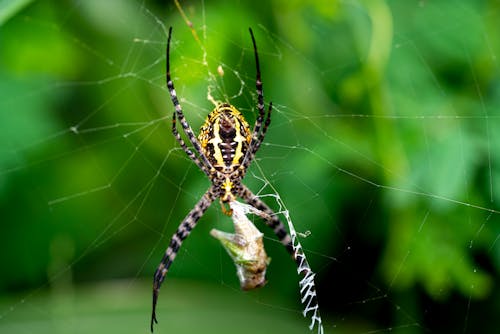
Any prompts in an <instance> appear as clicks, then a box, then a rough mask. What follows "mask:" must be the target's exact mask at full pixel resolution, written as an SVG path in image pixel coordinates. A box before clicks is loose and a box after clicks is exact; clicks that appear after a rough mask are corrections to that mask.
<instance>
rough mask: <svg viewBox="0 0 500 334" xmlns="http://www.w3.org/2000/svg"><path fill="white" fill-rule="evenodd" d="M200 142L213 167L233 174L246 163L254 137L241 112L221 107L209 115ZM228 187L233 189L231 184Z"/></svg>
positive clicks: (199, 136) (199, 137)
mask: <svg viewBox="0 0 500 334" xmlns="http://www.w3.org/2000/svg"><path fill="white" fill-rule="evenodd" d="M198 140H199V142H200V144H201V150H202V152H203V154H204V155H205V156H206V157H207V158H208V161H210V163H211V165H212V166H213V167H214V168H215V169H216V170H217V171H219V172H222V173H224V174H230V173H232V172H234V171H235V170H236V169H237V168H238V167H239V166H240V165H241V163H242V162H243V158H244V157H245V154H246V152H247V151H248V147H249V145H250V142H251V141H252V134H251V132H250V128H249V126H248V123H247V121H246V120H245V118H244V117H243V115H242V114H241V113H240V112H239V111H238V109H236V108H235V107H233V106H232V105H230V104H228V103H221V104H219V105H218V106H217V107H215V109H214V110H213V111H212V112H211V113H210V114H209V115H208V117H207V119H206V120H205V123H204V124H203V125H202V127H201V129H200V134H199V135H198ZM225 185H226V186H229V187H230V185H229V180H227V181H226V184H225Z"/></svg>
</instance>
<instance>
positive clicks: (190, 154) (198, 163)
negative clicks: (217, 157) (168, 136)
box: [172, 113, 210, 177]
mask: <svg viewBox="0 0 500 334" xmlns="http://www.w3.org/2000/svg"><path fill="white" fill-rule="evenodd" d="M176 118H177V117H176V116H175V113H173V114H172V133H173V134H174V137H175V139H176V140H177V142H178V143H179V145H181V147H182V149H183V150H184V152H186V154H187V155H188V157H189V159H191V160H192V161H194V163H195V164H196V166H198V168H200V169H201V170H202V171H203V172H204V173H205V174H206V175H207V176H208V177H210V171H209V169H208V168H207V166H205V165H204V164H203V163H202V162H201V161H200V159H198V157H197V156H196V154H194V152H193V151H191V150H190V149H189V147H187V145H186V143H185V142H184V140H183V139H182V137H181V135H180V133H179V131H177V126H176V124H177V122H176Z"/></svg>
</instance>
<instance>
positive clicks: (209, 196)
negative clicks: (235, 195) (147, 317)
mask: <svg viewBox="0 0 500 334" xmlns="http://www.w3.org/2000/svg"><path fill="white" fill-rule="evenodd" d="M215 198H216V194H215V190H214V189H213V187H210V188H209V189H208V190H207V192H206V193H205V194H204V195H203V196H202V197H201V199H200V200H199V201H198V203H196V205H195V207H194V208H193V210H191V212H189V213H188V215H187V216H186V218H184V220H183V221H182V223H181V224H180V225H179V227H178V228H177V232H175V234H174V235H173V236H172V240H170V244H169V245H168V248H167V250H166V251H165V254H164V255H163V258H162V259H161V262H160V265H159V266H158V269H156V272H155V274H154V277H153V311H152V313H151V332H153V324H154V323H158V321H157V320H156V302H157V300H158V294H159V292H160V286H161V283H162V282H163V280H164V279H165V277H166V275H167V272H168V269H169V268H170V266H171V265H172V262H174V259H175V256H176V255H177V252H178V251H179V248H180V247H181V244H182V242H183V241H184V239H186V238H187V237H188V235H189V233H190V232H191V230H192V229H193V228H194V227H195V226H196V223H197V222H198V220H199V219H200V218H201V216H202V215H203V213H205V211H206V210H207V209H208V207H209V206H210V204H211V203H212V202H213V200H214V199H215Z"/></svg>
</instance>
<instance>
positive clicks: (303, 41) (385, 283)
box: [0, 0, 500, 333]
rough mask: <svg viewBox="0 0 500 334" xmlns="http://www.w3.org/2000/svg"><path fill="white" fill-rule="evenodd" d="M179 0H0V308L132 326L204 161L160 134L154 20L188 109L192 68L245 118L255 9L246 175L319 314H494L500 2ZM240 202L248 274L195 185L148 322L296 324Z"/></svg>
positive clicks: (204, 108)
mask: <svg viewBox="0 0 500 334" xmlns="http://www.w3.org/2000/svg"><path fill="white" fill-rule="evenodd" d="M180 5H181V8H182V10H183V13H184V14H185V15H186V16H187V18H188V19H189V20H190V22H191V23H192V25H193V27H194V30H193V31H194V32H195V34H193V31H191V30H190V28H189V27H188V25H187V22H186V21H185V19H184V18H183V15H182V13H181V11H180V10H179V8H178V7H176V5H175V4H174V3H173V2H161V1H80V2H76V1H57V2H55V1H36V2H35V1H26V0H25V1H15V0H10V1H9V0H3V1H0V143H1V144H0V210H1V213H2V214H1V218H0V221H1V223H0V244H1V252H0V264H1V267H2V275H0V293H1V296H0V332H1V333H147V332H149V317H150V307H151V301H150V298H151V278H152V274H153V273H154V270H155V269H156V267H157V265H158V263H159V261H160V259H161V256H162V254H163V252H164V250H165V248H166V246H167V244H168V241H169V238H170V236H171V235H172V233H173V232H174V231H175V229H176V228H177V226H178V224H179V223H180V222H181V220H182V218H183V217H184V216H185V215H186V214H187V212H188V211H189V210H190V209H191V208H192V207H193V205H194V204H195V203H196V202H197V200H198V199H199V198H200V196H201V195H202V194H203V192H204V191H205V190H206V189H207V187H208V185H209V183H208V181H207V180H206V177H205V176H204V175H203V173H201V172H200V171H198V170H197V169H196V166H194V164H193V163H192V162H191V161H189V160H188V159H187V157H186V156H185V154H184V152H182V151H181V150H180V149H179V147H178V144H177V143H176V142H175V140H174V138H173V137H172V135H171V129H170V126H171V118H170V117H171V113H172V112H173V107H172V104H171V102H170V100H169V96H168V91H167V90H166V88H165V81H164V80H165V77H164V75H165V43H166V37H167V36H166V29H167V28H168V26H173V27H174V35H173V39H172V55H171V58H172V75H173V78H174V81H175V85H176V88H177V93H178V95H179V97H180V98H181V102H182V104H183V106H184V109H185V114H186V117H187V119H188V120H189V122H190V123H191V125H192V127H193V128H194V129H198V128H199V126H200V125H201V124H202V122H203V120H204V117H205V116H206V115H207V114H208V113H209V112H210V110H211V109H212V108H213V105H211V103H210V102H209V101H208V100H207V98H206V96H207V87H210V92H211V94H212V96H214V98H216V99H219V100H224V101H228V102H230V103H232V104H233V105H235V106H237V107H238V108H239V109H240V111H242V112H243V114H244V115H245V117H246V118H247V120H248V121H249V123H250V124H253V122H254V120H255V106H256V99H255V92H254V87H255V64H254V58H253V54H252V48H251V40H250V36H249V34H248V27H252V28H253V30H254V34H255V37H256V40H257V44H258V48H259V53H260V62H261V69H262V77H263V81H264V91H265V97H266V103H267V102H269V101H270V100H272V101H273V105H274V107H275V108H274V111H273V120H272V123H271V126H270V129H269V132H268V135H267V137H266V140H265V144H264V145H263V146H262V148H261V149H260V151H259V152H258V154H257V160H256V162H255V164H254V165H252V166H251V168H250V169H249V171H248V175H247V177H246V178H245V184H247V185H248V186H249V187H250V188H251V189H252V190H253V191H254V192H256V193H258V194H259V195H263V197H262V199H263V200H264V201H266V202H267V203H268V204H269V205H270V206H271V207H273V208H274V209H276V210H277V211H279V210H288V212H289V214H290V217H291V219H292V221H293V222H294V224H295V228H296V229H297V231H299V232H302V233H306V232H310V234H309V233H306V234H309V235H308V236H307V237H302V238H301V239H300V240H301V243H302V245H303V247H304V249H305V252H306V255H307V257H308V259H309V262H310V264H311V267H312V268H313V270H314V271H315V272H316V274H317V276H316V283H317V290H318V296H319V302H320V309H321V314H322V316H323V323H324V327H325V332H326V333H367V332H368V333H373V332H389V331H390V332H397V333H425V332H433V333H457V332H461V333H479V332H480V333H493V332H494V331H495V330H496V329H497V328H498V326H499V325H500V322H499V320H498V314H499V312H500V305H499V304H500V290H499V286H498V279H499V270H500V225H499V222H500V217H499V213H500V212H499V211H500V205H499V203H500V187H499V186H500V114H499V109H500V62H499V56H500V29H498V27H499V26H498V21H499V20H500V3H498V2H497V1H395V0H394V1H382V0H375V1H315V2H307V1H278V0H276V1H267V2H262V3H260V2H259V3H258V4H254V2H253V1H239V2H235V3H231V4H230V3H229V2H225V1H189V2H181V3H180ZM204 61H205V62H206V64H205V63H204ZM219 66H220V67H221V68H222V70H223V71H224V75H223V76H221V75H220V74H219V71H218V70H217V68H218V67H219ZM266 194H273V195H276V194H278V195H279V199H280V201H281V202H280V201H278V200H276V197H273V196H265V195H266ZM280 204H284V207H283V206H280ZM256 225H257V227H258V228H259V229H260V230H261V231H263V232H264V233H265V234H266V239H265V242H266V250H267V252H268V254H269V255H270V257H271V258H272V262H271V264H270V266H269V268H268V284H267V285H266V287H264V288H262V289H260V290H258V291H250V292H242V291H240V290H239V284H238V281H237V278H236V276H235V272H234V266H233V264H232V263H231V260H230V259H229V257H228V256H227V254H225V252H224V250H223V249H222V247H221V246H220V244H218V242H217V241H216V240H214V239H213V238H211V237H210V236H209V234H208V233H209V231H210V229H211V228H213V227H217V228H218V229H222V230H226V231H230V230H231V229H232V227H231V221H230V219H229V218H227V217H225V216H224V215H223V214H222V212H221V209H220V206H219V205H218V203H214V205H212V207H211V208H210V209H209V210H208V211H207V214H206V215H205V216H204V217H203V218H202V219H201V220H200V223H199V226H198V227H197V228H196V229H195V230H194V231H193V232H192V234H191V236H190V237H189V238H188V239H187V241H186V242H185V243H184V244H183V247H182V248H181V251H180V253H179V255H178V256H177V258H176V261H175V263H174V265H173V266H172V269H171V271H170V272H169V275H168V277H167V279H166V281H165V283H164V285H163V286H162V290H161V294H160V299H159V308H158V319H159V321H160V323H159V325H158V326H157V327H156V331H155V332H158V333H254V332H259V333H306V332H308V330H307V326H308V323H309V322H308V319H303V318H302V314H301V312H302V306H301V304H300V296H299V288H298V280H299V277H298V276H297V275H296V268H295V265H294V263H293V261H292V260H291V259H290V258H289V257H288V255H287V254H286V252H285V251H284V249H283V247H282V246H281V245H280V244H279V243H278V242H277V241H276V238H275V237H274V236H273V234H272V232H271V231H269V230H268V229H267V228H266V227H265V226H264V224H262V223H260V222H258V220H256Z"/></svg>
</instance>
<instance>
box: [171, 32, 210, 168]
mask: <svg viewBox="0 0 500 334" xmlns="http://www.w3.org/2000/svg"><path fill="white" fill-rule="evenodd" d="M171 37H172V27H170V28H169V30H168V40H167V50H166V57H167V69H166V72H167V76H166V80H167V88H168V92H169V93H170V99H171V100H172V103H173V104H174V108H175V113H174V115H176V116H177V118H178V119H179V122H180V123H181V125H182V128H183V129H184V133H185V134H186V136H187V137H188V139H189V141H190V142H191V144H192V145H193V147H194V149H195V151H196V152H198V154H199V155H200V156H201V160H202V163H203V165H204V166H205V168H202V169H203V171H205V170H209V169H211V168H212V164H211V163H210V162H209V161H208V159H207V157H206V156H205V155H203V154H202V153H201V146H200V143H199V142H198V139H197V138H196V135H195V134H194V132H193V129H191V126H189V123H188V122H187V120H186V117H184V113H183V112H182V107H181V104H180V103H179V99H178V98H177V93H176V92H175V87H174V83H173V81H172V78H171V76H170V40H171ZM173 120H174V124H173V125H174V126H173V132H174V136H175V138H176V139H177V141H178V142H179V143H180V144H181V146H182V148H183V149H184V151H185V152H186V153H187V154H188V156H189V157H190V158H191V159H192V160H193V161H194V162H195V163H196V160H194V159H193V156H194V153H192V151H190V150H189V149H187V146H186V145H185V143H184V146H183V145H182V143H181V141H180V140H179V139H180V134H179V133H178V132H177V129H175V130H174V128H175V116H174V119H173ZM182 142H183V141H182ZM198 160H199V159H198ZM196 164H197V165H198V163H196ZM200 165H201V164H200ZM200 165H198V166H199V167H200V168H201V166H200ZM205 173H207V172H205Z"/></svg>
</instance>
